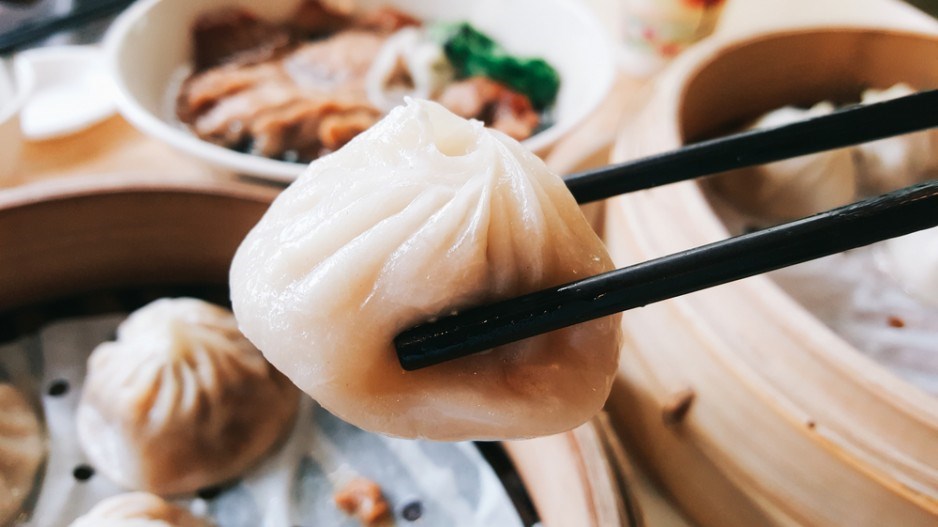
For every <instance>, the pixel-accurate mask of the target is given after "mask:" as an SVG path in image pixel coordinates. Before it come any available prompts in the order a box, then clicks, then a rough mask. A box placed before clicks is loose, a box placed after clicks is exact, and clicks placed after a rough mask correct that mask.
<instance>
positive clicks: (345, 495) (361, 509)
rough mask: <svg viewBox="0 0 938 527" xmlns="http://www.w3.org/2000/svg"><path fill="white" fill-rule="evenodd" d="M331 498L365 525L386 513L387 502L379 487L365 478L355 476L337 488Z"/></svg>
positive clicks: (370, 523) (373, 522) (379, 518)
mask: <svg viewBox="0 0 938 527" xmlns="http://www.w3.org/2000/svg"><path fill="white" fill-rule="evenodd" d="M332 499H333V500H334V501H335V504H336V506H337V507H338V508H340V509H342V511H344V512H345V513H346V514H348V515H349V516H356V517H358V519H359V520H361V521H362V523H363V524H365V525H373V524H375V522H377V521H378V520H381V519H382V518H384V517H385V516H387V514H388V510H389V508H388V502H387V501H385V499H384V496H383V495H382V494H381V487H380V486H379V485H378V484H377V483H375V482H374V481H371V480H370V479H367V478H362V477H359V478H355V479H353V480H351V481H349V482H348V483H346V484H345V486H343V487H342V488H341V489H339V490H338V491H337V492H336V493H335V494H334V495H333V496H332Z"/></svg>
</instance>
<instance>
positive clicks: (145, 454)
mask: <svg viewBox="0 0 938 527" xmlns="http://www.w3.org/2000/svg"><path fill="white" fill-rule="evenodd" d="M298 405H299V393H298V391H297V390H296V388H295V387H294V386H293V385H292V384H291V383H290V382H289V380H287V379H286V378H285V377H284V376H283V375H281V374H280V373H279V372H278V371H277V370H276V369H274V368H273V367H272V366H271V365H270V364H269V363H268V362H267V361H266V360H265V359H264V357H263V355H261V353H260V352H259V351H258V350H257V349H256V348H255V347H254V346H253V345H251V343H250V342H249V341H248V340H247V339H246V338H244V336H243V335H241V333H240V332H239V331H238V327H237V324H236V322H235V320H234V317H233V316H232V314H231V312H230V311H228V310H227V309H224V308H221V307H218V306H215V305H212V304H209V303H207V302H204V301H202V300H197V299H194V298H178V299H168V298H164V299H160V300H157V301H155V302H153V303H151V304H149V305H147V306H144V307H142V308H140V309H139V310H137V311H135V312H134V313H132V314H131V315H130V317H128V318H127V320H125V321H124V322H123V323H122V324H121V325H120V326H119V327H118V330H117V340H116V341H114V342H105V343H103V344H101V345H99V346H98V347H97V348H96V349H95V350H94V352H93V353H92V354H91V357H90V358H89V359H88V374H87V377H86V380H85V384H84V387H83V390H82V395H81V401H80V403H79V406H78V412H77V427H78V439H79V441H80V442H81V446H82V448H83V450H84V451H85V453H86V454H87V456H88V458H89V460H90V461H91V462H92V464H93V465H94V466H95V468H97V469H98V470H99V471H101V472H102V473H104V474H105V475H106V476H108V477H109V478H110V479H112V480H113V481H115V482H116V483H118V484H119V485H121V486H123V487H126V488H129V489H134V490H146V491H150V492H155V493H157V494H161V495H172V494H181V493H187V492H194V491H196V490H198V489H199V488H202V487H205V486H209V485H215V484H218V483H221V482H224V481H227V480H230V479H233V478H235V477H237V476H238V475H240V474H241V473H242V472H243V471H244V470H246V469H247V468H249V467H250V466H252V465H254V464H255V463H256V462H257V461H258V460H259V459H260V458H262V457H263V456H264V454H266V453H267V452H268V451H270V450H271V448H272V447H273V446H274V445H275V444H277V443H278V441H279V440H280V439H281V438H282V437H283V436H284V435H285V434H287V433H289V430H290V426H291V425H292V422H293V418H294V416H295V414H296V411H297V407H298Z"/></svg>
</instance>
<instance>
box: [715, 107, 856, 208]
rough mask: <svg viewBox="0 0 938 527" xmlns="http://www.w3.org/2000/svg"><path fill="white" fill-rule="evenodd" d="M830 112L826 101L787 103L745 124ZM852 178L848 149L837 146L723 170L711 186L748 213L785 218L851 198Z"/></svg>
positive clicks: (773, 124)
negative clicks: (797, 105) (805, 106)
mask: <svg viewBox="0 0 938 527" xmlns="http://www.w3.org/2000/svg"><path fill="white" fill-rule="evenodd" d="M832 111H834V105H833V104H831V103H829V102H822V103H818V104H816V105H814V106H813V107H811V108H810V109H807V110H804V109H801V108H795V107H791V106H786V107H784V108H779V109H778V110H774V111H771V112H769V113H767V114H765V115H764V116H762V117H761V118H760V119H759V120H757V121H756V122H755V123H754V124H753V125H752V126H751V127H750V129H752V130H755V129H762V128H774V127H777V126H782V125H786V124H791V123H795V122H798V121H803V120H805V119H810V118H812V117H819V116H821V115H825V114H828V113H831V112H832ZM856 179H857V176H856V167H855V164H854V162H853V155H852V153H851V149H850V148H841V149H839V150H830V151H826V152H819V153H817V154H809V155H806V156H800V157H794V158H791V159H785V160H783V161H776V162H774V163H768V164H765V165H759V166H755V167H748V168H741V169H738V170H733V171H730V172H725V173H723V174H721V175H719V176H716V177H715V178H714V180H713V185H714V187H715V188H716V189H717V190H718V191H719V192H720V193H721V194H722V195H723V196H725V197H726V198H728V199H729V200H730V201H731V202H732V203H733V204H734V205H736V206H737V207H739V208H740V209H741V210H744V211H746V212H748V213H750V214H754V215H757V216H763V217H769V218H774V219H790V218H800V217H803V216H809V215H811V214H815V213H818V212H821V211H825V210H828V209H832V208H834V207H839V206H841V205H846V204H848V203H852V202H853V201H854V199H855V196H856V190H857V182H856Z"/></svg>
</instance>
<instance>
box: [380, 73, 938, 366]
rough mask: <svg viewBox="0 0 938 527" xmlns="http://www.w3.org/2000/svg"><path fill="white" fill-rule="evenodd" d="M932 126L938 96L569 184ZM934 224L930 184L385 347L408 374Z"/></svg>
mask: <svg viewBox="0 0 938 527" xmlns="http://www.w3.org/2000/svg"><path fill="white" fill-rule="evenodd" d="M936 126H938V90H932V91H927V92H922V93H918V94H914V95H910V96H907V97H902V98H899V99H893V100H891V101H886V102H881V103H877V104H871V105H868V106H858V107H853V108H848V109H844V110H841V111H838V112H835V113H832V114H828V115H825V116H821V117H816V118H813V119H809V120H805V121H801V122H798V123H794V124H790V125H786V126H781V127H778V128H772V129H766V130H756V131H750V132H744V133H740V134H736V135H731V136H726V137H721V138H719V139H714V140H710V141H704V142H701V143H696V144H692V145H689V146H685V147H683V148H680V149H678V150H675V151H672V152H668V153H665V154H661V155H657V156H652V157H649V158H645V159H640V160H637V161H633V162H628V163H623V164H619V165H613V166H609V167H605V168H602V169H599V170H595V171H590V172H585V173H581V174H577V175H573V176H571V177H569V178H568V179H567V180H566V181H567V186H568V188H569V189H570V191H571V192H572V193H573V195H574V197H576V199H577V201H578V202H580V203H587V202H591V201H596V200H600V199H605V198H608V197H612V196H615V195H618V194H623V193H627V192H632V191H636V190H642V189H648V188H652V187H657V186H661V185H666V184H669V183H674V182H678V181H685V180H689V179H694V178H696V177H699V176H704V175H709V174H714V173H717V172H722V171H725V170H730V169H734V168H742V167H746V166H751V165H755V164H760V163H767V162H771V161H778V160H781V159H787V158H791V157H796V156H800V155H804V154H811V153H816V152H821V151H824V150H830V149H835V148H841V147H845V146H850V145H854V144H859V143H863V142H867V141H873V140H876V139H882V138H884V137H890V136H894V135H900V134H904V133H909V132H915V131H918V130H924V129H928V128H933V127H936ZM936 225H938V181H932V182H929V183H922V184H919V185H914V186H911V187H907V188H904V189H901V190H897V191H895V192H891V193H889V194H884V195H882V196H879V197H875V198H871V199H867V200H864V201H860V202H858V203H854V204H852V205H847V206H844V207H839V208H836V209H833V210H830V211H827V212H822V213H820V214H816V215H814V216H810V217H808V218H804V219H800V220H796V221H793V222H790V223H785V224H782V225H778V226H775V227H771V228H768V229H764V230H761V231H757V232H753V233H751V234H745V235H742V236H736V237H733V238H729V239H727V240H722V241H719V242H715V243H711V244H708V245H704V246H701V247H696V248H693V249H689V250H686V251H683V252H680V253H677V254H672V255H669V256H665V257H662V258H657V259H654V260H650V261H647V262H643V263H640V264H636V265H632V266H629V267H625V268H622V269H617V270H614V271H610V272H608V273H603V274H600V275H597V276H592V277H589V278H585V279H582V280H578V281H576V282H571V283H568V284H564V285H560V286H557V287H550V288H547V289H543V290H541V291H536V292H534V293H529V294H526V295H523V296H520V297H517V298H512V299H509V300H504V301H501V302H497V303H494V304H491V305H487V306H479V307H473V308H469V309H465V310H463V311H462V312H460V313H458V314H455V315H450V316H446V317H441V318H439V319H438V320H436V321H433V322H428V323H425V324H421V325H418V326H416V327H414V328H411V329H408V330H406V331H403V332H402V333H400V334H399V335H398V336H397V337H396V338H395V339H394V345H395V346H396V348H397V354H398V358H399V360H400V363H401V366H402V367H403V368H404V369H405V370H415V369H419V368H424V367H427V366H432V365H434V364H438V363H441V362H445V361H448V360H453V359H456V358H459V357H463V356H465V355H469V354H471V353H477V352H480V351H484V350H487V349H490V348H494V347H496V346H501V345H503V344H508V343H510V342H514V341H517V340H521V339H524V338H528V337H532V336H535V335H539V334H541V333H546V332H549V331H553V330H556V329H560V328H564V327H567V326H571V325H573V324H578V323H580V322H585V321H587V320H593V319H596V318H600V317H604V316H608V315H611V314H613V313H618V312H620V311H625V310H628V309H632V308H636V307H642V306H645V305H647V304H651V303H654V302H658V301H661V300H666V299H668V298H673V297H676V296H680V295H683V294H687V293H691V292H694V291H699V290H701V289H706V288H709V287H713V286H716V285H720V284H725V283H727V282H732V281H735V280H739V279H742V278H746V277H749V276H753V275H757V274H761V273H765V272H768V271H773V270H775V269H780V268H782V267H787V266H790V265H794V264H798V263H802V262H805V261H808V260H813V259H815V258H821V257H823V256H829V255H831V254H836V253H839V252H842V251H845V250H848V249H853V248H856V247H862V246H864V245H869V244H871V243H875V242H878V241H882V240H886V239H889V238H894V237H897V236H902V235H905V234H909V233H912V232H915V231H918V230H922V229H926V228H929V227H934V226H936Z"/></svg>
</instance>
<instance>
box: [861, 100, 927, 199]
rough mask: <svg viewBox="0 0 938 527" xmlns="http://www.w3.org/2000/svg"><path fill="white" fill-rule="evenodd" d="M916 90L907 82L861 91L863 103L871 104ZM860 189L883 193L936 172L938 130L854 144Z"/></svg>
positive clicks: (870, 192) (866, 191)
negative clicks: (885, 87)
mask: <svg viewBox="0 0 938 527" xmlns="http://www.w3.org/2000/svg"><path fill="white" fill-rule="evenodd" d="M913 93H915V90H913V89H912V88H911V87H909V86H908V85H907V84H901V83H900V84H896V85H894V86H892V87H891V88H888V89H885V90H877V89H868V90H866V91H864V92H863V97H862V102H863V104H874V103H877V102H883V101H888V100H892V99H896V98H898V97H904V96H906V95H912V94H913ZM855 152H856V160H857V169H858V177H859V182H860V183H859V184H860V190H861V192H863V193H864V194H873V195H875V194H882V193H884V192H889V191H891V190H895V189H899V188H902V187H907V186H909V185H911V184H913V183H917V182H920V181H925V180H926V179H928V178H929V177H933V176H936V175H938V130H923V131H921V132H916V133H913V134H904V135H899V136H895V137H887V138H885V139H880V140H878V141H872V142H869V143H863V144H861V145H857V147H856V150H855Z"/></svg>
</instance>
